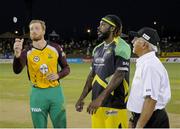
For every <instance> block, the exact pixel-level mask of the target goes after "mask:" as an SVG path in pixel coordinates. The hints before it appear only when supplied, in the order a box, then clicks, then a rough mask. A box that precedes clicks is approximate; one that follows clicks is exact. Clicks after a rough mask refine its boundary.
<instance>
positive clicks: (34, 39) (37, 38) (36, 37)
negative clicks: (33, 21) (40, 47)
mask: <svg viewBox="0 0 180 129" xmlns="http://www.w3.org/2000/svg"><path fill="white" fill-rule="evenodd" d="M41 39H42V36H41V35H39V36H36V35H35V36H31V40H32V41H36V42H37V41H39V40H41Z"/></svg>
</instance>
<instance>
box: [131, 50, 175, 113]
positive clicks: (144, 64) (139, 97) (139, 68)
mask: <svg viewBox="0 0 180 129" xmlns="http://www.w3.org/2000/svg"><path fill="white" fill-rule="evenodd" d="M146 96H150V97H151V98H152V99H153V100H156V101H157V103H156V106H155V110H156V109H163V108H165V106H166V104H167V103H168V101H169V100H170V98H171V91H170V84H169V77H168V73H167V71H166V69H165V67H164V66H163V64H162V63H161V62H160V60H159V59H158V58H157V57H156V55H155V52H149V53H147V54H145V55H143V56H141V57H140V58H138V59H137V63H136V71H135V75H134V78H133V81H132V86H131V92H130V96H129V99H128V102H127V109H128V110H130V111H131V112H135V113H141V111H142V108H143V103H144V99H145V97H146Z"/></svg>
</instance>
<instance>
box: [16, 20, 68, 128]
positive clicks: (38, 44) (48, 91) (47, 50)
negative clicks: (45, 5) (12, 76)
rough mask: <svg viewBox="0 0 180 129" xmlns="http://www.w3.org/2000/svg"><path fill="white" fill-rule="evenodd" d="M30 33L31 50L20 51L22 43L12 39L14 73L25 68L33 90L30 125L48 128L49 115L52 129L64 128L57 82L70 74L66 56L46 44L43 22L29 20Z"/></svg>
mask: <svg viewBox="0 0 180 129" xmlns="http://www.w3.org/2000/svg"><path fill="white" fill-rule="evenodd" d="M29 29H30V38H31V40H32V47H30V48H28V50H22V48H23V39H15V43H14V55H15V56H14V61H13V70H14V72H15V73H16V74H19V73H20V72H21V71H22V70H23V68H24V66H25V65H26V66H27V73H28V77H29V80H30V83H31V86H32V91H31V95H30V108H31V109H30V110H31V115H32V121H33V125H34V127H35V128H47V118H48V114H49V116H50V118H51V120H52V124H53V127H54V128H66V111H65V107H64V95H63V91H62V86H61V84H60V82H59V80H60V79H62V78H63V77H65V76H67V75H68V74H69V73H70V68H69V66H68V64H67V61H66V57H65V54H64V52H63V50H62V48H61V47H60V46H59V45H58V44H53V43H50V44H49V43H48V42H46V41H45V39H44V35H45V31H46V26H45V22H44V21H41V20H32V21H31V22H30V24H29ZM58 65H59V66H60V67H61V69H59V67H58Z"/></svg>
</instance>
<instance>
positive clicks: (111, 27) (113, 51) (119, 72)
mask: <svg viewBox="0 0 180 129" xmlns="http://www.w3.org/2000/svg"><path fill="white" fill-rule="evenodd" d="M121 31H122V23H121V20H120V19H119V17H117V16H116V15H107V16H105V17H103V18H102V19H101V21H100V25H99V27H98V38H99V39H100V40H101V41H102V43H101V44H99V45H98V46H96V47H95V48H94V50H93V62H92V70H91V72H90V73H89V76H88V78H87V81H86V84H85V86H84V89H83V92H82V94H81V96H80V97H79V99H78V101H77V103H76V105H75V107H76V110H77V111H79V112H81V111H82V109H83V105H84V102H83V101H84V99H85V97H86V96H87V94H88V93H89V92H90V91H91V90H92V102H91V103H90V104H89V106H88V108H87V112H88V113H89V114H92V128H127V127H128V117H127V109H126V103H127V97H128V92H129V90H128V89H129V85H128V84H129V59H130V55H131V49H130V46H129V45H128V44H127V43H126V42H125V41H124V40H123V39H122V38H121V37H120V35H121Z"/></svg>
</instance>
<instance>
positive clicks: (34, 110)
mask: <svg viewBox="0 0 180 129" xmlns="http://www.w3.org/2000/svg"><path fill="white" fill-rule="evenodd" d="M41 111H42V110H41V108H31V112H41Z"/></svg>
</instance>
